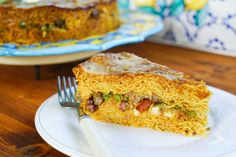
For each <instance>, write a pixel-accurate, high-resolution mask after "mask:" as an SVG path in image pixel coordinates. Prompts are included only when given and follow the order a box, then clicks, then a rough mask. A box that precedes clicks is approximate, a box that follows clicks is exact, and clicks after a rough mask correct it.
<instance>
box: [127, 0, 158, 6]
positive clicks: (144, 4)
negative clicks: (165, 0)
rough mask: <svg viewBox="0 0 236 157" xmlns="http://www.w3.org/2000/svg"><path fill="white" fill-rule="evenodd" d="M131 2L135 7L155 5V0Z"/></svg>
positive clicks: (135, 0)
mask: <svg viewBox="0 0 236 157" xmlns="http://www.w3.org/2000/svg"><path fill="white" fill-rule="evenodd" d="M132 2H133V4H134V5H135V6H137V7H142V6H150V7H155V6H156V3H157V0H133V1H132Z"/></svg>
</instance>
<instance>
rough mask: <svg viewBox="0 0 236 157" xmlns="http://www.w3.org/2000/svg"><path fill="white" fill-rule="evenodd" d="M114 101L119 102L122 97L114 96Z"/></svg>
mask: <svg viewBox="0 0 236 157" xmlns="http://www.w3.org/2000/svg"><path fill="white" fill-rule="evenodd" d="M114 99H115V101H116V102H120V101H121V100H122V95H121V94H115V95H114Z"/></svg>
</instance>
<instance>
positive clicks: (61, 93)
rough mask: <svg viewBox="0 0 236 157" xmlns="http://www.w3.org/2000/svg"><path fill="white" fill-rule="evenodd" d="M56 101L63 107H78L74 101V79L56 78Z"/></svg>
mask: <svg viewBox="0 0 236 157" xmlns="http://www.w3.org/2000/svg"><path fill="white" fill-rule="evenodd" d="M57 80H58V82H57V85H58V100H59V103H60V104H61V105H62V106H63V107H78V105H79V101H77V100H76V96H75V93H76V88H77V85H76V81H75V78H74V77H73V78H71V77H67V79H66V77H65V76H62V77H60V76H58V78H57Z"/></svg>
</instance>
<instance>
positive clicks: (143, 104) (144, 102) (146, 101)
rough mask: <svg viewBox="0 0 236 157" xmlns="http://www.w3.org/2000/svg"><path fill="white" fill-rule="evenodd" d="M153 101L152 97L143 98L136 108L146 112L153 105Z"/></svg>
mask: <svg viewBox="0 0 236 157" xmlns="http://www.w3.org/2000/svg"><path fill="white" fill-rule="evenodd" d="M151 104H152V101H151V100H150V99H143V100H142V101H141V102H140V103H139V104H138V105H137V107H136V110H138V111H139V112H141V113H142V112H144V111H147V110H148V109H149V107H150V106H151Z"/></svg>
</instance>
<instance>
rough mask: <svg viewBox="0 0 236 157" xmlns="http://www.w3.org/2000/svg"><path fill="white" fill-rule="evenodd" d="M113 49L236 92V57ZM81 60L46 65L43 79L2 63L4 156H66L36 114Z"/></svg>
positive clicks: (0, 136) (146, 47)
mask: <svg viewBox="0 0 236 157" xmlns="http://www.w3.org/2000/svg"><path fill="white" fill-rule="evenodd" d="M109 51H110V52H120V51H129V52H133V53H135V54H137V55H139V56H141V57H145V58H148V59H150V60H151V61H154V62H157V63H160V64H164V65H167V66H169V67H171V68H174V69H176V70H179V71H183V72H185V73H187V74H189V75H191V76H193V77H194V78H195V79H198V80H205V81H206V82H207V83H208V85H212V86H215V87H217V88H221V89H224V90H226V91H228V92H231V93H233V94H236V58H233V57H227V56H220V55H215V54H210V53H204V52H200V51H194V50H189V49H183V48H177V47H169V46H165V45H160V44H153V43H148V42H144V43H139V44H132V45H126V46H120V47H117V48H114V49H111V50H109ZM77 63H78V62H77ZM77 63H76V62H74V63H68V64H61V65H51V66H43V67H42V69H41V70H42V71H41V75H42V79H41V80H35V76H34V67H20V66H4V65H0V156H1V157H2V156H9V157H13V156H14V157H18V156H19V157H28V156H46V157H54V156H56V157H61V156H65V155H63V154H62V153H60V152H58V151H57V150H55V149H53V148H52V147H51V146H49V145H48V144H47V143H46V142H44V141H43V139H42V138H41V137H40V136H39V135H38V133H37V131H36V129H35V126H34V115H35V112H36V110H37V108H38V107H39V106H40V104H41V103H42V102H43V101H44V100H45V99H47V98H48V97H49V96H50V95H52V94H54V93H55V92H56V76H58V75H73V74H72V72H71V68H72V67H74V66H75V65H76V64H77Z"/></svg>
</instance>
